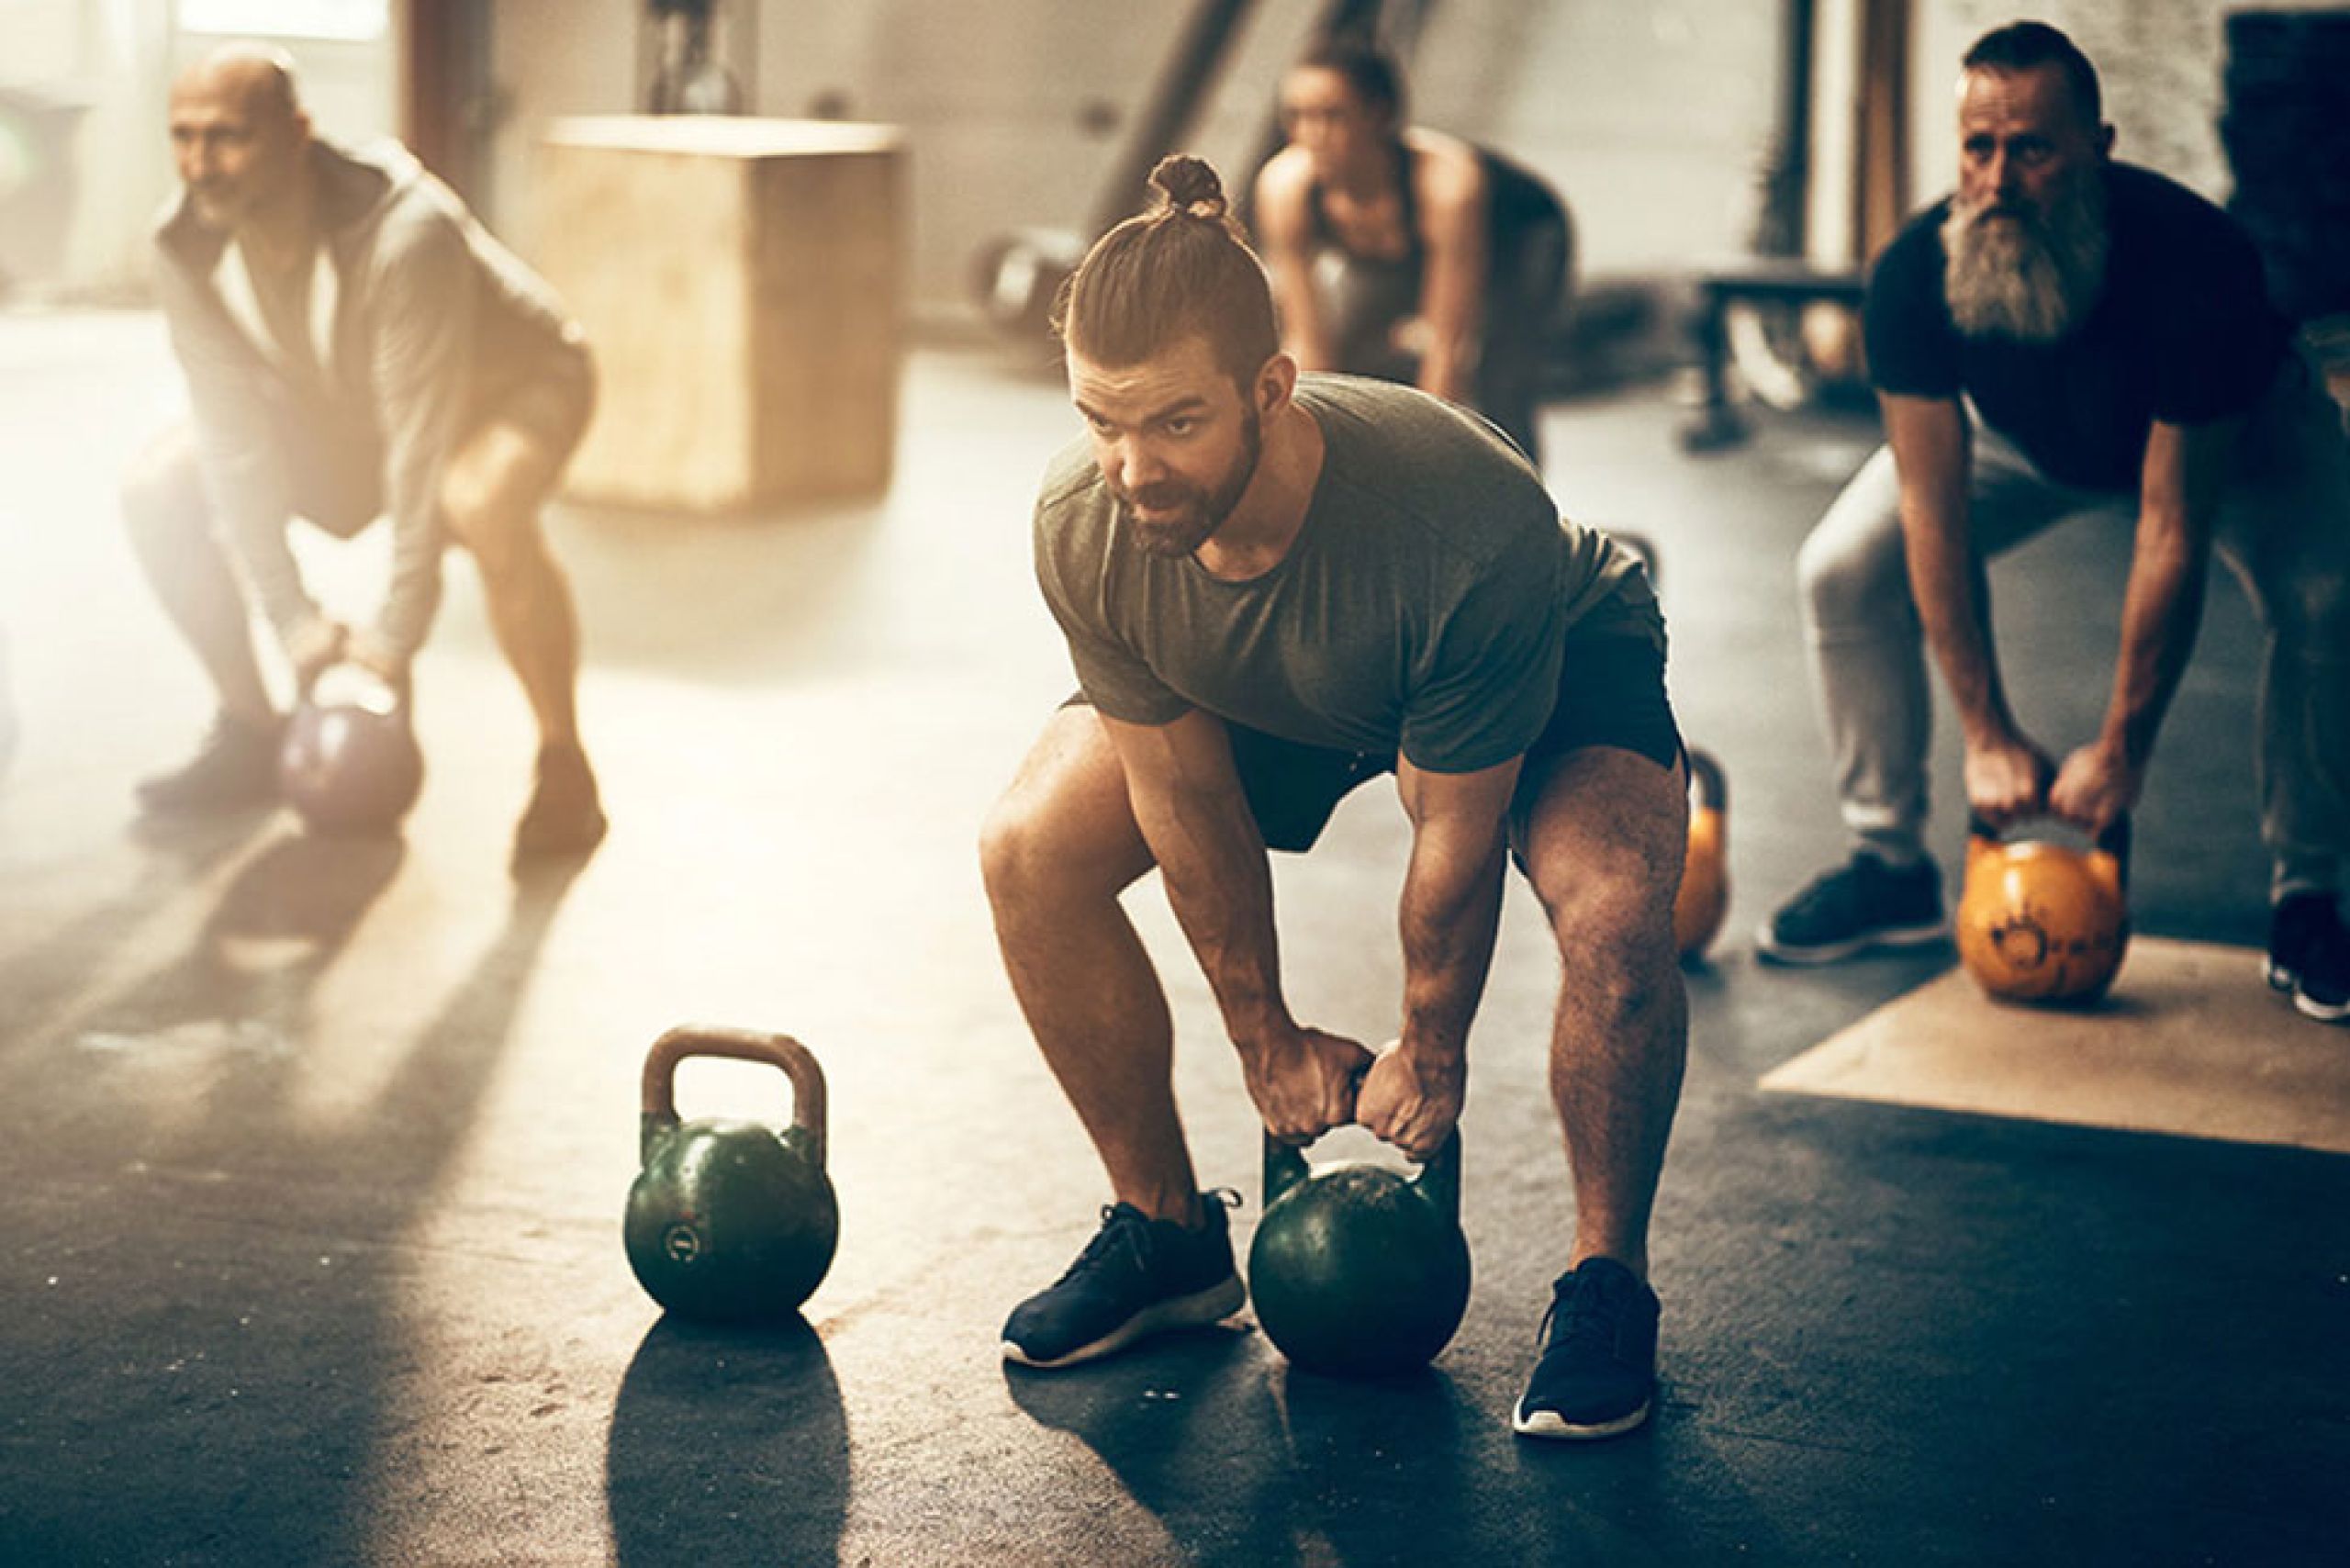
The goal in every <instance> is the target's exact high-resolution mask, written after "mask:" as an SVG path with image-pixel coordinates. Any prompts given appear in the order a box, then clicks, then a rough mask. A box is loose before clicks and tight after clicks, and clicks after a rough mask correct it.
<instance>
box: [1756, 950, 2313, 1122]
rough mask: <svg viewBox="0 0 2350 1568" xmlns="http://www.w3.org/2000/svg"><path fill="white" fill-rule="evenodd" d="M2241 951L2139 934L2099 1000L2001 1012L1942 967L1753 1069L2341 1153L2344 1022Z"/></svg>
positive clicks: (1902, 1096) (1938, 1103) (1826, 1083)
mask: <svg viewBox="0 0 2350 1568" xmlns="http://www.w3.org/2000/svg"><path fill="white" fill-rule="evenodd" d="M2260 962H2261V956H2260V954H2259V953H2257V952H2256V951H2255V950H2253V949H2251V948H2248V947H2223V946H2213V945H2210V944H2209V943H2200V942H2173V941H2165V940H2162V939H2160V938H2155V937H2145V936H2142V937H2138V938H2136V939H2134V940H2132V943H2131V944H2130V953H2129V957H2128V958H2126V959H2125V960H2124V962H2123V964H2122V969H2121V975H2120V976H2119V977H2118V978H2117V979H2116V980H2115V981H2114V987H2113V991H2112V993H2111V995H2109V997H2108V998H2107V999H2106V1000H2105V1002H2103V1003H2101V1004H2100V1005H2099V1006H2098V1007H2096V1008H2094V1009H2090V1010H2087V1011H2081V1012H2067V1011H2057V1010H2053V1009H2042V1008H2037V1007H2028V1006H2018V1005H2011V1004H2003V1003H2000V1002H1993V1001H1991V1000H1990V999H1989V998H1987V997H1986V996H1985V995H1984V994H1983V992H1982V991H1981V990H1980V989H1978V988H1977V987H1976V985H1975V981H1974V980H1972V979H1971V978H1969V977H1968V975H1967V974H1966V972H1965V971H1964V969H1952V970H1951V971H1950V972H1949V973H1947V974H1944V975H1942V976H1941V977H1940V978H1939V979H1936V980H1930V981H1929V982H1927V983H1926V984H1924V985H1921V986H1919V988H1918V989H1917V990H1915V991H1910V992H1908V994H1907V995H1904V996H1900V997H1897V998H1895V999H1894V1000H1893V1001H1891V1002H1886V1004H1885V1005H1884V1006H1882V1007H1880V1008H1878V1009H1877V1010H1876V1011H1875V1012H1874V1013H1872V1014H1869V1015H1868V1016H1867V1017H1865V1018H1863V1019H1862V1020H1861V1021H1860V1022H1859V1023H1857V1024H1854V1025H1852V1026H1851V1027H1849V1028H1846V1029H1843V1030H1841V1031H1840V1032H1838V1033H1837V1034H1835V1035H1833V1036H1830V1037H1829V1038H1828V1039H1827V1040H1825V1041H1823V1042H1821V1043H1820V1044H1819V1045H1818V1046H1815V1047H1812V1048H1811V1049H1810V1050H1808V1051H1806V1052H1805V1053H1804V1054H1803V1055H1801V1056H1799V1057H1797V1058H1795V1059H1794V1060H1792V1061H1789V1062H1787V1063H1785V1064H1784V1065H1783V1066H1781V1067H1778V1068H1776V1069H1774V1070H1772V1071H1771V1072H1769V1073H1767V1074H1765V1075H1764V1077H1763V1079H1762V1087H1763V1088H1764V1089H1766V1090H1775V1091H1780V1092H1791V1093H1802V1094H1824V1095H1832V1096H1837V1097H1841V1098H1845V1099H1855V1100H1875V1101H1881V1102H1885V1103H1890V1104H1897V1105H1922V1106H1930V1107H1933V1108H1935V1109H1939V1110H1947V1111H1971V1112H1975V1113H1978V1114H1984V1115H1993V1116H2014V1117H2020V1118H2023V1119H2026V1120H2031V1121H2042V1122H2065V1123H2072V1124H2076V1125H2079V1126H2098V1127H2120V1128H2126V1129H2130V1130H2132V1131H2138V1132H2155V1133H2174V1134H2177V1135H2179V1136H2181V1137H2206V1138H2226V1139H2231V1140H2233V1141H2236V1142H2242V1143H2266V1144H2288V1145H2295V1146H2298V1147H2300V1148H2316V1149H2325V1150H2329V1151H2331V1152H2333V1153H2336V1154H2350V1028H2344V1027H2340V1026H2333V1027H2329V1026H2327V1025H2322V1024H2318V1023H2314V1022H2312V1021H2311V1020H2310V1019H2308V1018H2304V1017H2303V1016H2301V1015H2300V1014H2299V1013H2297V1012H2295V1011H2294V1010H2293V1007H2292V1004H2291V1002H2290V1001H2289V1000H2288V998H2285V997H2282V996H2279V995H2277V993H2275V992H2273V991H2270V990H2268V988H2267V987H2266V985H2265V984H2264V983H2263V982H2262V980H2261V972H2260Z"/></svg>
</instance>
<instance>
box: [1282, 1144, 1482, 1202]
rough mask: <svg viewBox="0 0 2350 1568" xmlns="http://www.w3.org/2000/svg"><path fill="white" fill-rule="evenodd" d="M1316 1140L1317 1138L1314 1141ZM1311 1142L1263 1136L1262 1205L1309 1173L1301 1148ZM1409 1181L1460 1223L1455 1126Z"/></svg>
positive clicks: (1458, 1156) (1457, 1148)
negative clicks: (1263, 1177)
mask: <svg viewBox="0 0 2350 1568" xmlns="http://www.w3.org/2000/svg"><path fill="white" fill-rule="evenodd" d="M1315 1141H1316V1142H1319V1141H1320V1140H1319V1139H1316V1140H1315ZM1311 1147H1312V1145H1310V1144H1308V1145H1299V1144H1293V1143H1283V1142H1281V1139H1279V1138H1277V1137H1274V1136H1273V1135H1272V1134H1271V1133H1270V1132H1269V1133H1267V1134H1266V1135H1265V1207H1267V1208H1271V1207H1272V1206H1273V1204H1276V1203H1278V1202H1280V1201H1281V1195H1282V1194H1283V1193H1287V1192H1288V1191H1289V1190H1290V1189H1291V1188H1292V1187H1294V1186H1296V1185H1297V1184H1298V1183H1299V1182H1303V1181H1304V1180H1305V1179H1306V1178H1307V1177H1308V1176H1310V1175H1312V1174H1313V1167H1311V1166H1309V1165H1308V1164H1307V1163H1306V1162H1305V1150H1306V1149H1307V1148H1311ZM1412 1184H1413V1185H1414V1186H1415V1187H1417V1188H1419V1189H1420V1190H1421V1191H1423V1192H1425V1193H1427V1195H1428V1196H1429V1197H1430V1198H1432V1199H1434V1200H1435V1202H1436V1205H1437V1207H1438V1209H1439V1210H1441V1211H1442V1212H1443V1214H1444V1217H1445V1218H1447V1219H1449V1220H1450V1221H1451V1222H1452V1223H1453V1224H1455V1225H1458V1224H1460V1127H1459V1126H1454V1128H1453V1129H1452V1131H1450V1132H1449V1133H1447V1134H1446V1135H1445V1138H1444V1141H1443V1142H1442V1143H1440V1144H1438V1145H1437V1150H1436V1152H1435V1153H1434V1154H1431V1155H1429V1156H1428V1157H1427V1160H1426V1161H1425V1162H1424V1163H1422V1164H1421V1166H1420V1171H1419V1174H1418V1175H1416V1176H1415V1177H1413V1178H1412Z"/></svg>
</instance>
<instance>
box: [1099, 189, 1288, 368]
mask: <svg viewBox="0 0 2350 1568" xmlns="http://www.w3.org/2000/svg"><path fill="white" fill-rule="evenodd" d="M1150 183H1151V185H1153V186H1154V187H1155V188H1156V189H1157V191H1158V197H1157V199H1156V200H1155V201H1154V202H1153V204H1152V206H1151V208H1150V210H1149V211H1147V212H1145V213H1142V214H1140V215H1139V216H1137V217H1134V218H1127V219H1126V220H1125V222H1124V223H1121V224H1119V225H1118V226H1117V227H1116V228H1115V229H1113V230H1110V232H1108V233H1107V234H1104V235H1103V236H1102V238H1101V239H1100V240H1098V241H1095V242H1094V245H1093V248H1092V249H1091V251H1089V252H1086V255H1085V260H1084V261H1083V262H1082V263H1079V265H1078V269H1077V271H1076V272H1075V273H1073V274H1070V276H1069V282H1068V283H1067V284H1065V285H1063V286H1062V288H1061V293H1060V297H1059V298H1058V299H1057V301H1055V303H1054V307H1053V330H1055V331H1057V332H1058V333H1059V334H1060V337H1061V341H1062V342H1066V343H1067V344H1069V347H1071V348H1072V349H1075V350H1077V351H1078V352H1079V353H1082V354H1084V355H1085V357H1086V358H1088V359H1091V360H1093V361H1095V362H1097V363H1099V364H1106V365H1118V366H1125V365H1134V364H1141V363H1142V362H1143V361H1145V360H1147V359H1149V358H1150V357H1152V356H1153V355H1154V354H1157V353H1160V352H1161V351H1162V350H1165V349H1167V348H1169V346H1171V345H1173V344H1174V343H1176V342H1180V341H1181V340H1182V339H1183V338H1184V337H1186V336H1190V335H1193V334H1196V335H1198V336H1199V337H1201V338H1203V339H1205V340H1206V341H1207V343H1208V346H1209V347H1210V348H1211V349H1212V350H1213V351H1214V353H1215V359H1216V364H1217V365H1218V366H1219V367H1220V368H1221V369H1223V370H1224V372H1225V374H1226V375H1230V376H1231V377H1232V378H1233V380H1234V381H1235V382H1236V383H1237V384H1238V385H1239V386H1242V387H1243V388H1244V389H1245V388H1246V387H1247V386H1248V383H1249V382H1250V381H1251V380H1252V379H1253V378H1254V377H1255V375H1256V374H1257V372H1258V371H1259V369H1261V368H1263V366H1264V364H1265V362H1266V361H1267V360H1269V359H1270V358H1272V357H1273V355H1274V354H1276V353H1279V352H1281V332H1280V330H1279V328H1278V327H1276V326H1275V325H1274V320H1273V294H1272V288H1271V286H1270V285H1269V284H1268V283H1267V282H1266V279H1265V269H1264V266H1263V264H1262V263H1259V261H1258V260H1257V256H1256V252H1253V251H1251V250H1249V249H1248V241H1247V240H1246V239H1244V238H1243V237H1242V235H1241V231H1240V226H1239V224H1237V223H1236V222H1235V221H1234V220H1233V217H1232V211H1231V204H1230V203H1229V202H1228V201H1227V200H1226V199H1225V194H1224V181H1223V179H1222V178H1220V177H1219V176H1218V175H1217V174H1216V172H1215V170H1214V168H1213V167H1212V166H1210V165H1209V164H1208V163H1207V162H1205V161H1204V160H1203V159H1198V158H1193V157H1190V156H1188V155H1186V154H1183V153H1180V152H1179V153H1176V154H1175V155H1173V156H1172V157H1168V158H1162V159H1160V160H1159V161H1158V167H1157V168H1155V169H1153V170H1152V171H1151V172H1150Z"/></svg>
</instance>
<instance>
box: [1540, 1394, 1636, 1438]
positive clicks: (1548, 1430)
mask: <svg viewBox="0 0 2350 1568" xmlns="http://www.w3.org/2000/svg"><path fill="white" fill-rule="evenodd" d="M1650 1404H1651V1401H1649V1400H1645V1399H1644V1400H1642V1401H1641V1402H1640V1407H1639V1409H1638V1410H1635V1411H1633V1412H1632V1413H1631V1414H1630V1415H1628V1416H1620V1417H1617V1418H1616V1419H1615V1420H1613V1421H1600V1422H1597V1423H1595V1424H1594V1425H1591V1426H1584V1427H1579V1426H1576V1425H1575V1424H1574V1423H1572V1422H1571V1421H1569V1420H1568V1419H1567V1418H1566V1417H1563V1416H1561V1415H1560V1414H1559V1413H1558V1412H1557V1411H1555V1410H1537V1411H1535V1412H1533V1413H1532V1414H1531V1415H1528V1414H1527V1409H1526V1402H1525V1401H1524V1400H1522V1399H1521V1400H1519V1401H1518V1403H1517V1407H1516V1409H1514V1410H1512V1411H1511V1412H1510V1417H1509V1424H1510V1427H1511V1428H1512V1429H1513V1430H1515V1431H1516V1433H1517V1434H1518V1435H1519V1436H1520V1437H1527V1438H1550V1439H1562V1440H1564V1441H1567V1442H1590V1441H1591V1440H1593V1439H1595V1438H1613V1437H1620V1436H1621V1435H1623V1434H1624V1433H1626V1432H1628V1431H1630V1430H1631V1429H1632V1428H1635V1427H1637V1426H1639V1424H1640V1423H1641V1422H1643V1421H1645V1420H1647V1419H1648V1418H1649V1406H1650Z"/></svg>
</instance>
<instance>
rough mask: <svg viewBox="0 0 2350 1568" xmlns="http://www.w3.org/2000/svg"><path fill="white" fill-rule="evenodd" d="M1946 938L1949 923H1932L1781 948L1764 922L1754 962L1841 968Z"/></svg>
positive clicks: (1755, 943)
mask: <svg viewBox="0 0 2350 1568" xmlns="http://www.w3.org/2000/svg"><path fill="white" fill-rule="evenodd" d="M1949 936H1950V922H1949V921H1948V920H1936V921H1934V922H1932V923H1931V924H1926V925H1888V926H1886V928H1885V929H1883V930H1882V931H1872V932H1870V933H1869V934H1868V935H1865V936H1855V937H1853V938H1852V940H1851V941H1849V942H1826V943H1822V944H1821V945H1820V946H1817V947H1790V946H1782V945H1781V944H1780V943H1779V941H1778V939H1777V938H1775V937H1774V936H1773V935H1771V926H1770V923H1769V922H1767V921H1766V922H1764V923H1763V924H1762V927H1761V929H1759V930H1757V931H1756V932H1755V933H1754V951H1755V955H1756V956H1757V957H1758V958H1763V959H1766V960H1768V961H1769V962H1771V963H1774V964H1785V965H1786V966H1788V967H1789V968H1791V969H1807V968H1810V967H1812V966H1814V965H1818V964H1841V963H1842V962H1843V961H1844V960H1845V959H1847V958H1859V957H1860V956H1861V955H1862V954H1863V953H1874V952H1879V951H1890V950H1895V949H1899V948H1904V947H1923V946H1929V945H1930V944H1932V943H1936V942H1941V941H1944V940H1946V939H1948V937H1949Z"/></svg>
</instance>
